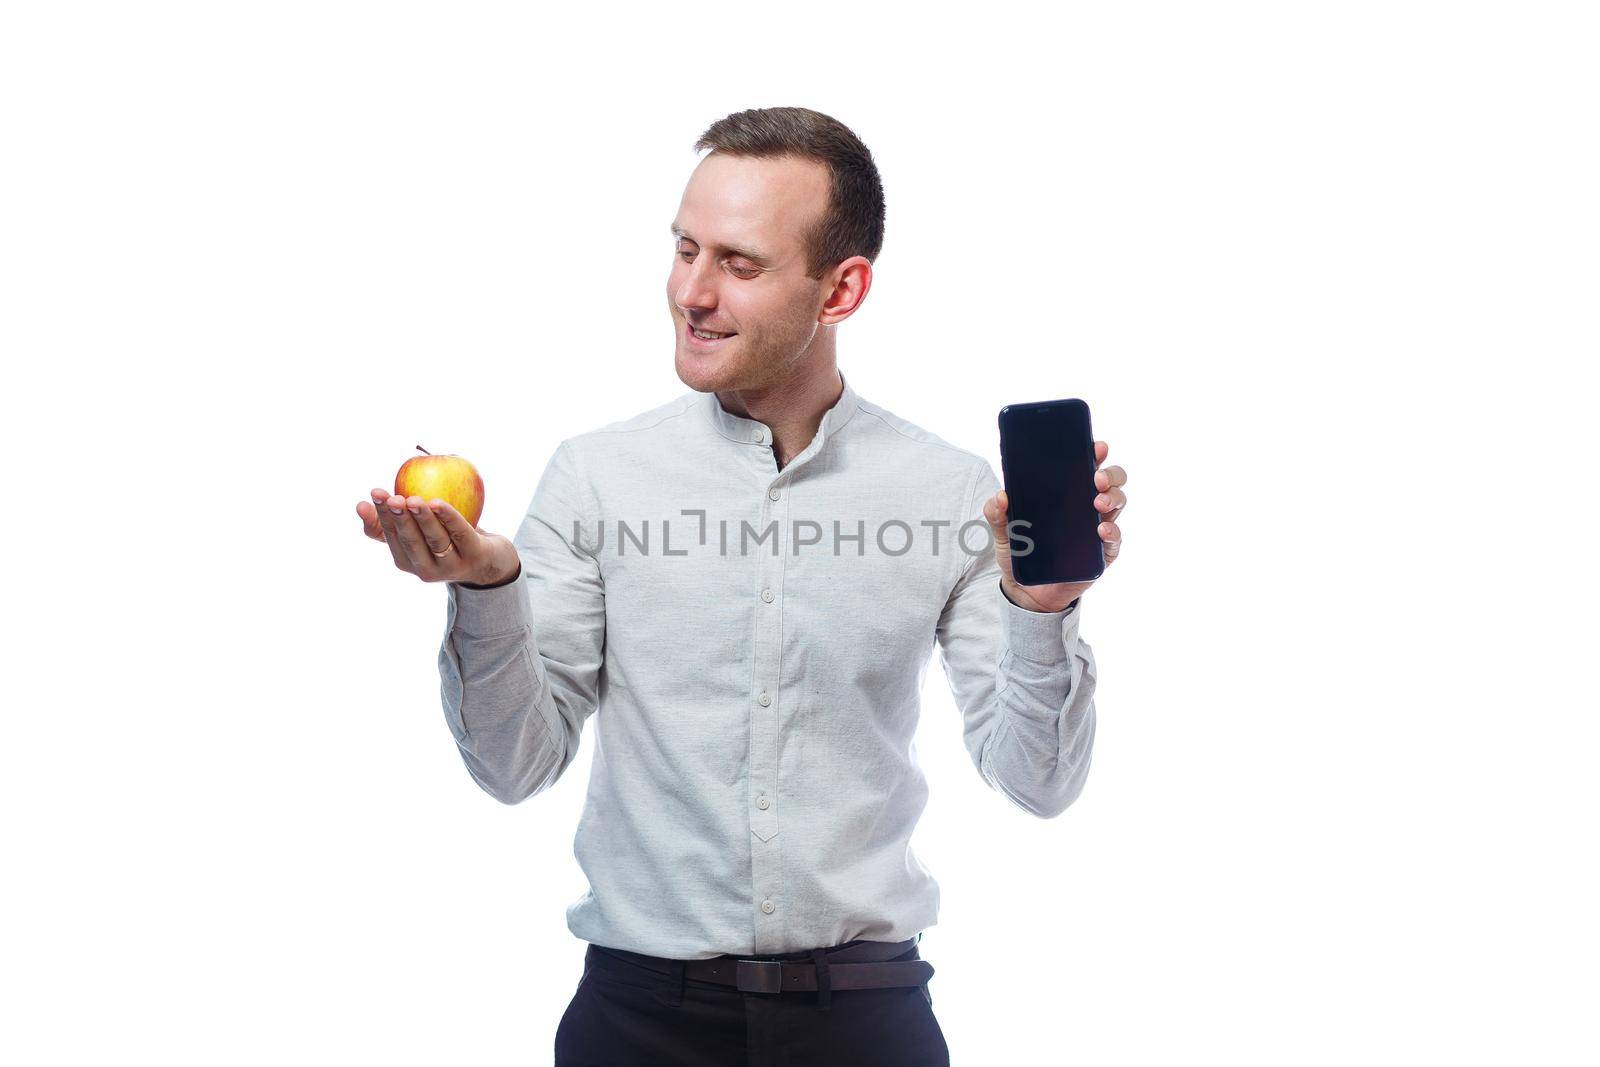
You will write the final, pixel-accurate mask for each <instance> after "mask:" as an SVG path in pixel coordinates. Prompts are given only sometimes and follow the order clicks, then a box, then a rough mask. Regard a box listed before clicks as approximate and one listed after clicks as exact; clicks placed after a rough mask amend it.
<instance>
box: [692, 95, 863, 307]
mask: <svg viewBox="0 0 1600 1067" xmlns="http://www.w3.org/2000/svg"><path fill="white" fill-rule="evenodd" d="M694 148H695V151H697V152H698V151H699V150H700V149H702V148H709V149H711V150H712V151H713V152H721V153H723V154H724V155H729V156H751V157H754V158H758V159H759V158H772V157H777V156H796V157H799V158H801V159H811V160H816V161H817V162H819V163H824V164H826V165H827V167H828V172H829V174H830V175H831V176H832V189H831V191H830V193H829V196H828V209H827V211H825V212H824V213H823V216H822V220H821V222H819V223H818V224H817V225H816V226H815V227H814V228H813V229H812V231H811V232H810V233H809V234H807V235H806V275H807V277H811V278H820V277H822V275H823V273H824V272H825V271H826V270H827V269H828V268H829V267H831V266H833V265H834V264H836V263H839V262H842V261H843V260H846V259H849V258H850V257H851V256H863V257H865V258H866V260H867V261H868V262H872V261H873V260H876V259H877V258H878V253H879V252H880V251H882V250H883V215H884V208H883V182H882V180H881V179H879V177H878V167H877V164H875V163H874V162H873V161H872V153H871V152H869V151H867V146H866V145H864V144H862V143H861V139H860V138H859V137H857V136H856V135H855V134H854V133H852V132H851V130H850V128H849V127H848V126H846V125H845V124H844V123H842V122H840V121H839V120H838V119H836V118H832V117H831V116H828V115H824V114H822V113H821V112H819V111H812V110H811V109H810V108H807V107H763V108H752V109H751V110H749V111H736V112H734V113H733V114H732V115H729V116H728V117H727V118H724V119H718V120H717V121H716V122H713V123H712V124H711V127H710V128H709V129H708V130H706V132H705V133H703V134H701V135H700V139H699V140H698V141H696V142H695V144H694Z"/></svg>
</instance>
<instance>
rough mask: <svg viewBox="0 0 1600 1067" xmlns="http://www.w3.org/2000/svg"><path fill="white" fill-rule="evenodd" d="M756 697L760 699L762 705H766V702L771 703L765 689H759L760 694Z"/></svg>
mask: <svg viewBox="0 0 1600 1067" xmlns="http://www.w3.org/2000/svg"><path fill="white" fill-rule="evenodd" d="M756 699H757V700H758V701H760V703H761V706H762V707H766V706H767V705H768V704H771V703H772V698H771V697H769V696H767V691H766V690H765V689H763V690H762V691H761V695H760V696H759V697H757V698H756Z"/></svg>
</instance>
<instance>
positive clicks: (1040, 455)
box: [1000, 399, 1106, 585]
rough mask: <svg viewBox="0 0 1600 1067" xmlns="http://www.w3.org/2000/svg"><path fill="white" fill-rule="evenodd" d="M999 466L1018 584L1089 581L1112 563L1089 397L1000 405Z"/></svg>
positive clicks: (1014, 573) (1013, 569)
mask: <svg viewBox="0 0 1600 1067" xmlns="http://www.w3.org/2000/svg"><path fill="white" fill-rule="evenodd" d="M1000 467H1001V471H1002V477H1003V479H1004V481H1005V490H1006V502H1007V505H1008V507H1009V512H1010V513H1009V515H1008V519H1009V522H1010V537H1011V576H1012V577H1013V578H1014V579H1016V582H1017V584H1018V585H1044V584H1046V583H1048V582H1090V581H1093V580H1095V579H1096V578H1098V577H1100V575H1101V574H1102V573H1104V571H1105V569H1106V553H1105V542H1103V541H1101V540H1100V512H1098V511H1096V510H1095V506H1094V498H1095V497H1096V496H1098V495H1099V493H1100V490H1098V489H1097V488H1095V484H1094V472H1095V460H1094V432H1093V431H1092V430H1091V429H1090V428H1089V405H1088V404H1085V403H1084V402H1083V401H1082V400H1077V399H1069V400H1041V401H1038V402H1036V403H1032V404H1007V405H1006V406H1005V407H1003V408H1001V409H1000Z"/></svg>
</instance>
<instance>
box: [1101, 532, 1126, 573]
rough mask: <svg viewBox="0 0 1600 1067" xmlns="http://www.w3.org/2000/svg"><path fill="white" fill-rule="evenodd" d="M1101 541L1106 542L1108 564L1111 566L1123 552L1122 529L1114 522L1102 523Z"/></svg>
mask: <svg viewBox="0 0 1600 1067" xmlns="http://www.w3.org/2000/svg"><path fill="white" fill-rule="evenodd" d="M1100 540H1102V541H1104V542H1105V549H1106V564H1107V565H1110V563H1111V561H1112V560H1114V559H1116V558H1117V556H1118V555H1120V554H1121V552H1122V528H1121V527H1120V526H1118V525H1117V524H1116V523H1114V522H1102V523H1101V524H1100Z"/></svg>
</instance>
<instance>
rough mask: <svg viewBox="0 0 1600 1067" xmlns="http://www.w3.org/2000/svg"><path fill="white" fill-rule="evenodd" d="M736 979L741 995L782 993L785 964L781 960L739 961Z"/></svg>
mask: <svg viewBox="0 0 1600 1067" xmlns="http://www.w3.org/2000/svg"><path fill="white" fill-rule="evenodd" d="M734 979H735V981H736V982H737V983H738V985H739V991H740V992H741V993H781V992H782V991H783V963H782V962H781V961H779V960H738V961H736V963H735V968H734Z"/></svg>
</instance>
